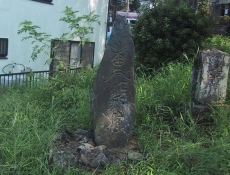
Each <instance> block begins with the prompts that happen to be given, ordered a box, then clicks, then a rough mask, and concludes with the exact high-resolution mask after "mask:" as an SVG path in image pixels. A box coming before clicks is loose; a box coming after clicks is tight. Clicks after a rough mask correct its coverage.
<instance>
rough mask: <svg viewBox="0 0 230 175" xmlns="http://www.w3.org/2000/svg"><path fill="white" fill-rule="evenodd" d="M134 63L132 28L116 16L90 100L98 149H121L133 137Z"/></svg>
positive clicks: (120, 17) (122, 18) (123, 19)
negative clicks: (100, 147)
mask: <svg viewBox="0 0 230 175" xmlns="http://www.w3.org/2000/svg"><path fill="white" fill-rule="evenodd" d="M133 59H134V44H133V40H132V38H131V32H130V27H129V25H128V24H127V22H126V20H125V18H124V17H122V16H117V18H116V21H115V24H114V27H113V32H112V34H111V37H110V39H109V42H108V44H107V47H106V49H105V53H104V56H103V59H102V61H101V64H100V67H99V69H98V72H97V76H96V79H95V82H94V89H93V93H92V99H91V100H92V101H91V107H92V109H91V110H92V113H93V117H94V137H95V142H96V144H97V145H106V146H107V147H122V146H125V145H126V144H127V143H128V141H129V140H130V138H131V137H132V130H133V122H134V108H135V104H134V102H135V86H134V80H133V79H134V75H133V74H134V72H133Z"/></svg>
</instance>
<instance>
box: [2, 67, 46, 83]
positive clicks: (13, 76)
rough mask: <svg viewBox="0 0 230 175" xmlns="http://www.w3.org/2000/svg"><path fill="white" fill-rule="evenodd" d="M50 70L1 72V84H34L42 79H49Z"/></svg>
mask: <svg viewBox="0 0 230 175" xmlns="http://www.w3.org/2000/svg"><path fill="white" fill-rule="evenodd" d="M49 74H50V72H49V71H48V70H46V71H33V72H21V73H9V74H0V86H3V87H4V86H10V85H16V84H19V85H21V84H29V85H31V84H33V83H35V82H37V81H40V80H48V79H49Z"/></svg>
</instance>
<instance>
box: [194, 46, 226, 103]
mask: <svg viewBox="0 0 230 175" xmlns="http://www.w3.org/2000/svg"><path fill="white" fill-rule="evenodd" d="M229 62H230V57H229V55H228V54H227V53H225V52H222V51H220V50H217V49H207V50H201V51H199V53H198V55H197V57H196V59H195V62H194V67H193V70H192V80H191V81H192V82H191V84H192V102H194V103H195V104H204V105H207V104H220V103H223V102H224V101H225V98H226V91H227V80H228V70H229Z"/></svg>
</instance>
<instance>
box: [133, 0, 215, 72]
mask: <svg viewBox="0 0 230 175" xmlns="http://www.w3.org/2000/svg"><path fill="white" fill-rule="evenodd" d="M212 24H213V23H212V19H211V17H210V16H209V15H205V14H204V13H199V12H198V13H195V11H194V9H193V8H189V7H187V4H186V3H185V2H184V1H181V0H179V1H177V0H168V1H164V4H163V3H158V5H156V6H154V8H152V9H148V10H145V11H144V12H143V14H142V15H141V16H140V17H139V20H138V21H137V23H136V25H135V27H134V30H133V34H134V41H135V49H136V61H137V63H139V64H142V65H143V66H144V67H146V68H157V69H158V68H160V67H162V66H164V65H167V64H168V63H169V62H171V61H174V62H175V61H179V62H183V61H184V60H186V59H185V57H184V54H186V55H187V56H188V58H190V59H193V58H194V56H195V55H196V53H197V50H198V48H199V47H201V43H202V42H203V41H204V40H205V39H206V38H208V37H210V36H211V34H212V28H211V27H212Z"/></svg>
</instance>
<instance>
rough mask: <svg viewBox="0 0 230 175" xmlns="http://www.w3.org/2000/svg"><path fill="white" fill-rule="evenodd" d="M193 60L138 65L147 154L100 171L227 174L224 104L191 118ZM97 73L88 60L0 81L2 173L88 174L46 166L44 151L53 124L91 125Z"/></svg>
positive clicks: (139, 128)
mask: <svg viewBox="0 0 230 175" xmlns="http://www.w3.org/2000/svg"><path fill="white" fill-rule="evenodd" d="M218 38H219V40H218ZM210 40H212V41H213V45H215V44H216V43H215V42H216V41H224V40H225V38H222V37H219V36H217V37H216V39H215V38H212V39H210ZM226 41H228V44H229V43H230V42H229V40H227V39H226ZM223 46H224V45H223ZM191 67H192V63H189V62H188V63H187V64H182V63H170V64H169V65H167V66H165V67H162V68H161V69H159V70H158V71H154V72H153V74H151V76H146V75H145V74H144V73H142V74H139V75H138V76H136V77H135V81H136V116H135V117H136V118H135V130H134V136H135V139H136V140H137V142H138V143H139V146H140V149H141V151H142V153H143V154H144V156H145V158H144V159H143V160H141V161H132V162H130V161H129V162H124V163H122V164H119V165H108V166H106V167H105V168H104V169H103V171H102V172H101V173H100V174H103V175H108V174H109V175H110V174H119V175H122V174H129V175H136V174H140V175H142V174H143V175H147V174H148V175H151V174H157V175H164V174H167V175H184V174H186V175H187V174H191V175H196V174H197V175H201V174H210V175H211V174H213V175H216V174H225V175H227V174H228V173H229V172H230V164H229V160H230V142H229V136H230V134H229V132H230V126H229V118H228V113H227V111H226V110H225V109H222V108H219V109H217V110H213V112H212V113H211V114H210V117H211V118H212V119H213V121H214V122H213V123H208V125H207V124H205V123H204V124H197V123H195V122H194V121H193V119H192V116H191V108H190V74H191ZM95 73H96V69H91V68H88V69H86V70H82V71H79V72H77V73H76V74H70V73H59V74H57V75H56V76H55V77H53V78H52V79H51V80H50V81H49V82H43V81H40V82H39V83H37V84H36V85H34V86H32V87H26V86H20V87H10V88H2V89H0V96H1V98H0V104H1V105H0V119H1V120H0V174H1V175H11V174H14V175H25V174H47V175H59V174H60V175H62V174H66V175H72V174H79V175H82V174H94V173H92V172H87V171H85V170H83V169H74V168H70V169H68V171H67V172H65V173H63V172H62V171H61V169H58V168H54V170H53V171H51V170H50V169H49V165H48V158H49V147H50V146H51V145H52V141H53V140H54V139H55V138H56V134H57V131H60V130H64V129H68V130H70V131H74V130H76V129H79V128H81V129H90V128H92V122H93V119H92V116H91V114H90V104H89V100H90V92H91V90H92V84H93V79H94V77H95ZM228 94H230V89H228ZM228 99H229V98H228ZM229 102H230V101H229V100H227V102H226V103H229ZM95 173H96V170H95Z"/></svg>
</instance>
